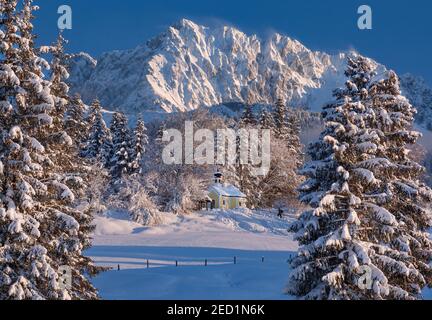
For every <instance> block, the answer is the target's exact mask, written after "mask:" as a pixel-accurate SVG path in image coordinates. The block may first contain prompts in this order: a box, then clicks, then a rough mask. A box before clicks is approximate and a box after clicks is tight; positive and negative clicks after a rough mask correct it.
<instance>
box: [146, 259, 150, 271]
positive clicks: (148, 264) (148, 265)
mask: <svg viewBox="0 0 432 320" xmlns="http://www.w3.org/2000/svg"><path fill="white" fill-rule="evenodd" d="M149 267H150V263H149V261H148V259H147V269H148V268H149Z"/></svg>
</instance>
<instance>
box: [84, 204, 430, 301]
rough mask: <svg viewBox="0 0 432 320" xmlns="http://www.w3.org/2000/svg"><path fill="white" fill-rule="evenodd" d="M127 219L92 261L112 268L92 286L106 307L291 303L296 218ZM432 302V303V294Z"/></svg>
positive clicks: (122, 216)
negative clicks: (147, 222) (152, 223)
mask: <svg viewBox="0 0 432 320" xmlns="http://www.w3.org/2000/svg"><path fill="white" fill-rule="evenodd" d="M128 218H129V217H128V215H127V214H126V213H110V214H109V215H107V216H105V217H98V218H96V225H97V228H96V230H95V234H94V247H93V248H91V249H90V250H89V251H88V252H87V255H89V256H91V257H92V258H93V259H94V260H95V261H96V262H97V264H98V265H101V266H106V267H111V268H113V270H111V271H108V272H104V273H102V274H100V275H99V276H98V277H96V278H95V279H93V283H94V285H95V286H96V287H97V288H98V289H99V291H100V294H101V297H102V298H103V299H109V300H124V299H129V300H157V299H161V300H167V299H168V300H188V299H196V300H210V299H214V300H221V299H225V300H235V299H239V300H289V299H292V297H289V296H287V295H285V294H284V286H285V283H286V280H287V277H288V273H289V267H288V264H287V259H288V258H289V257H290V255H292V254H295V252H296V251H297V243H296V242H294V241H293V240H292V235H290V234H288V233H287V231H286V228H287V225H288V223H289V221H291V220H292V219H293V215H290V216H288V217H286V218H285V219H283V220H280V219H278V218H277V217H276V216H275V213H274V212H273V213H270V212H266V211H260V212H250V211H213V212H210V213H196V214H193V215H191V216H188V217H175V216H172V215H167V216H166V221H165V222H166V224H165V225H163V226H159V227H148V228H146V227H143V226H142V225H139V224H136V223H133V222H130V221H128ZM234 257H236V264H234ZM263 258H264V262H263V261H262V259H263ZM147 260H149V265H148V268H147ZM206 260H207V266H205V261H206ZM176 261H177V263H178V266H177V267H176ZM119 265H120V271H118V270H117V269H118V266H119ZM425 298H427V299H432V290H426V291H425Z"/></svg>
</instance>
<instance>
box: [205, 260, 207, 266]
mask: <svg viewBox="0 0 432 320" xmlns="http://www.w3.org/2000/svg"><path fill="white" fill-rule="evenodd" d="M205 266H206V267H207V259H205Z"/></svg>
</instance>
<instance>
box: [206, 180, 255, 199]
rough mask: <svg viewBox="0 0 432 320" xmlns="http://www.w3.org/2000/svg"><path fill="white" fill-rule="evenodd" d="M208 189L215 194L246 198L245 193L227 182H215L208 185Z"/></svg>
mask: <svg viewBox="0 0 432 320" xmlns="http://www.w3.org/2000/svg"><path fill="white" fill-rule="evenodd" d="M209 191H210V192H211V191H214V192H216V193H217V194H219V195H221V196H225V197H238V198H246V195H245V194H244V193H243V192H241V191H240V190H239V189H238V188H237V187H235V186H233V185H232V184H227V183H224V184H220V183H216V184H214V185H212V186H211V187H210V189H209Z"/></svg>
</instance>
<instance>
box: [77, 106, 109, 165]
mask: <svg viewBox="0 0 432 320" xmlns="http://www.w3.org/2000/svg"><path fill="white" fill-rule="evenodd" d="M86 121H87V123H88V124H89V126H90V130H89V135H88V137H87V138H86V139H85V143H84V148H83V150H82V151H81V155H82V156H83V157H84V158H87V159H91V160H93V161H94V162H98V163H99V164H100V165H101V166H107V165H108V162H109V160H110V153H111V133H110V130H109V129H108V127H107V126H106V123H105V120H104V119H103V116H102V107H101V105H100V102H99V100H95V101H93V103H92V105H91V107H90V112H89V115H88V117H87V119H86Z"/></svg>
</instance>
